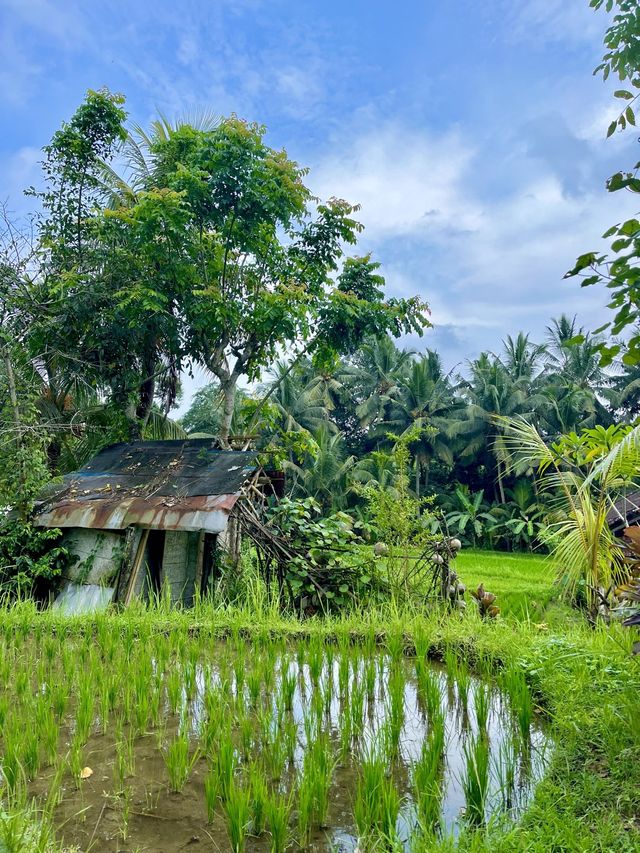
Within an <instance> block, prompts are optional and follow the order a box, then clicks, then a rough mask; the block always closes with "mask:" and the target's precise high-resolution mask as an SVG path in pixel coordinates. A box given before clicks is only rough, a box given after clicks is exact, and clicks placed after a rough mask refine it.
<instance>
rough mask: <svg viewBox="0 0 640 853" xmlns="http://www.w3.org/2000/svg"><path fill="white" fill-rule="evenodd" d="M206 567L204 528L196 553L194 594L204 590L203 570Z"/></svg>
mask: <svg viewBox="0 0 640 853" xmlns="http://www.w3.org/2000/svg"><path fill="white" fill-rule="evenodd" d="M203 569H204V530H201V531H200V536H199V537H198V551H197V554H196V579H195V581H194V583H193V595H194V597H195V596H196V595H200V593H201V591H202V572H203Z"/></svg>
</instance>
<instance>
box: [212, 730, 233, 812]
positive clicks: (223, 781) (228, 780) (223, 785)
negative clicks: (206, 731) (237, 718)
mask: <svg viewBox="0 0 640 853" xmlns="http://www.w3.org/2000/svg"><path fill="white" fill-rule="evenodd" d="M236 766H237V758H236V751H235V747H234V745H233V740H232V738H231V729H230V728H229V729H226V730H224V731H222V732H221V738H220V744H219V747H218V752H217V754H216V759H215V767H216V773H217V776H218V780H219V783H220V794H221V795H222V799H223V800H226V799H227V797H228V794H229V790H230V789H231V786H232V784H233V777H234V773H235V770H236Z"/></svg>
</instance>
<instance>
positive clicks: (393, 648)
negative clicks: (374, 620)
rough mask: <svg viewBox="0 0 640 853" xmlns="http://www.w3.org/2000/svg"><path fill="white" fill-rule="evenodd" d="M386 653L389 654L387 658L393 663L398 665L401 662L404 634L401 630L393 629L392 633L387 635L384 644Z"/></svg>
mask: <svg viewBox="0 0 640 853" xmlns="http://www.w3.org/2000/svg"><path fill="white" fill-rule="evenodd" d="M385 646H386V648H387V651H388V652H389V656H390V657H391V660H392V662H393V663H398V662H399V661H401V660H402V658H403V656H404V648H405V640H404V633H403V631H402V630H399V629H396V628H394V629H393V630H392V631H389V632H388V633H387V640H386V643H385Z"/></svg>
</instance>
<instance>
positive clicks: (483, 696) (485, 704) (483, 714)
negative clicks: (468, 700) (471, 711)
mask: <svg viewBox="0 0 640 853" xmlns="http://www.w3.org/2000/svg"><path fill="white" fill-rule="evenodd" d="M473 699H474V708H475V712H476V722H477V723H478V731H479V732H486V730H487V721H488V719H489V703H490V697H489V689H488V687H487V686H486V685H485V684H482V683H480V684H478V685H477V686H476V689H475V692H474V697H473Z"/></svg>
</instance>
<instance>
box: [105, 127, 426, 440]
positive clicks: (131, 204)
mask: <svg viewBox="0 0 640 853" xmlns="http://www.w3.org/2000/svg"><path fill="white" fill-rule="evenodd" d="M145 139H146V142H145V145H146V153H147V159H146V160H145V168H146V171H145V169H140V170H139V175H138V180H137V183H136V188H135V190H134V191H122V201H123V203H122V205H121V206H120V207H119V208H116V209H115V210H111V211H108V212H107V213H106V214H105V220H106V221H107V222H109V221H113V220H114V219H116V220H117V221H118V223H119V238H120V240H119V245H121V246H122V247H123V256H124V257H125V258H126V260H127V262H128V261H129V259H133V258H135V257H138V256H139V254H138V253H139V240H138V239H137V232H138V231H139V227H138V225H139V223H140V221H141V220H142V221H143V222H144V233H145V240H146V241H147V242H148V243H149V244H150V245H151V246H154V245H156V244H158V243H161V245H162V247H163V249H165V252H166V257H163V258H162V259H159V258H150V259H149V260H150V262H149V263H147V264H146V265H145V270H144V278H142V277H138V279H137V280H136V282H135V287H131V286H129V287H128V288H127V300H128V304H129V305H130V306H131V305H136V306H137V308H138V310H144V309H145V308H147V307H148V305H149V303H150V304H151V306H152V307H155V305H156V304H157V305H158V307H161V305H162V300H161V299H159V297H162V295H164V294H165V293H166V292H167V288H168V285H169V284H170V283H179V285H178V286H179V310H180V314H181V316H180V320H181V323H182V327H181V341H182V347H183V349H182V352H181V354H180V356H181V358H182V360H188V359H191V360H195V361H198V362H199V363H202V364H204V365H205V366H206V367H207V368H208V370H209V371H210V372H211V373H212V374H213V375H214V376H215V377H216V379H217V380H218V382H219V385H220V389H221V393H222V395H223V398H224V405H223V410H222V418H221V421H220V438H221V441H222V442H223V443H226V442H227V441H228V436H229V431H230V428H231V419H232V416H233V405H234V399H235V391H236V388H237V385H238V381H239V379H240V378H241V377H243V378H244V379H245V380H247V381H250V382H252V381H255V380H257V379H258V378H259V377H260V374H261V372H262V370H263V369H264V368H265V367H266V366H268V365H269V364H271V363H272V362H273V361H274V360H275V359H276V358H277V357H278V355H279V354H280V353H281V352H282V349H283V347H284V348H287V349H289V350H291V349H292V348H293V349H295V348H298V352H299V354H300V353H306V354H310V355H312V356H313V357H314V358H315V359H316V360H317V361H318V362H319V363H321V362H323V361H325V362H326V361H330V360H331V358H332V357H333V355H334V354H335V352H351V351H353V350H355V349H356V348H357V346H358V345H359V344H360V342H361V341H362V339H363V338H364V337H365V336H366V335H368V334H382V333H386V332H388V331H391V332H392V333H394V334H400V333H402V332H406V331H409V330H414V331H417V332H421V331H422V328H423V327H424V326H425V325H426V323H427V320H426V316H425V306H424V305H423V304H422V303H421V302H420V301H419V300H417V299H410V300H394V299H385V298H384V292H383V285H384V280H383V278H382V277H381V276H380V275H379V274H378V273H377V266H378V265H377V264H376V263H374V262H373V261H371V259H370V258H369V257H353V258H346V259H345V258H344V246H345V245H352V244H354V243H355V242H356V239H357V235H358V233H359V231H360V230H361V226H360V225H359V224H358V222H357V221H356V219H355V218H354V216H353V214H354V213H355V211H356V208H355V207H354V206H353V205H351V204H349V203H347V202H345V201H342V200H339V199H330V200H329V201H327V202H325V203H319V202H316V200H315V199H313V197H312V195H311V193H310V191H309V189H308V188H307V187H306V186H305V184H304V180H303V179H304V177H305V175H306V170H305V169H303V168H301V167H299V166H298V164H297V163H295V162H294V161H293V160H291V159H290V158H289V157H288V156H287V154H286V153H285V152H284V151H276V150H274V149H273V148H271V147H269V146H268V145H267V144H266V142H265V128H264V127H262V126H259V125H256V124H250V123H247V122H244V121H241V120H239V119H237V118H235V117H232V118H229V119H224V120H221V121H220V122H218V123H217V124H216V125H215V126H213V127H210V128H206V129H200V128H196V127H193V126H191V125H189V124H182V125H178V126H175V127H170V126H167V125H166V124H165V125H163V126H162V133H155V134H150V135H148V136H147V137H145ZM150 204H151V205H152V206H153V207H154V209H157V212H158V218H157V219H156V224H157V226H156V225H154V222H153V221H152V220H151V219H150V218H149V217H148V216H146V215H145V210H146V208H147V207H148V206H149V205H150ZM112 206H113V203H112ZM167 229H169V234H168V235H167ZM174 235H175V236H176V237H177V238H178V239H177V241H175V242H174V240H173V236H174ZM170 304H171V303H169V305H170ZM167 307H168V306H167ZM178 367H179V365H178Z"/></svg>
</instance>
